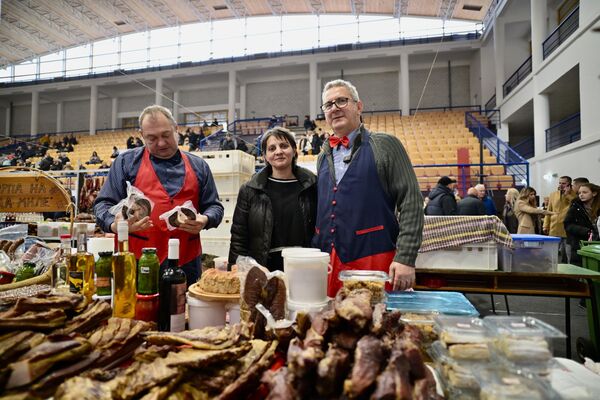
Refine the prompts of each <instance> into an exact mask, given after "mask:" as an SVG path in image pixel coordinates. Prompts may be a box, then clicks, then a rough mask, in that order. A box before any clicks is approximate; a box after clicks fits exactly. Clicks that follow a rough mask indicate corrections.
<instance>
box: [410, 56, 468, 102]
mask: <svg viewBox="0 0 600 400" xmlns="http://www.w3.org/2000/svg"><path fill="white" fill-rule="evenodd" d="M428 74H429V70H428V69H421V70H416V71H415V70H411V71H410V108H416V107H417V104H418V103H419V97H420V96H421V91H422V90H423V87H424V86H425V81H426V80H427V75H428ZM470 92H471V90H470V76H469V67H468V66H456V67H454V66H453V67H452V104H453V105H456V106H463V105H467V104H471V103H470V101H471V100H470ZM448 96H449V82H448V68H434V69H433V70H432V71H431V76H430V77H429V82H428V83H427V87H426V89H425V93H424V94H423V99H422V100H421V104H420V106H419V108H427V107H444V106H448V105H449V97H448Z"/></svg>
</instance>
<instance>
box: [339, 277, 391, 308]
mask: <svg viewBox="0 0 600 400" xmlns="http://www.w3.org/2000/svg"><path fill="white" fill-rule="evenodd" d="M339 280H340V281H341V282H342V284H343V286H344V288H346V289H348V290H355V289H368V290H369V291H370V292H371V303H372V304H377V303H381V302H385V299H386V293H385V283H386V282H389V280H390V277H389V275H388V274H386V273H385V272H383V271H362V270H346V271H342V272H340V274H339Z"/></svg>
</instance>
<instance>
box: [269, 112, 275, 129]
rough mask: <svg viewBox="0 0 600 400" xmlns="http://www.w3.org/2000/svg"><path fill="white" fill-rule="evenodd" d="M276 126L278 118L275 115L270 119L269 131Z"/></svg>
mask: <svg viewBox="0 0 600 400" xmlns="http://www.w3.org/2000/svg"><path fill="white" fill-rule="evenodd" d="M275 125H277V116H276V115H275V114H273V115H271V118H270V119H269V129H271V128H273V127H274V126H275Z"/></svg>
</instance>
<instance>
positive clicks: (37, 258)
mask: <svg viewBox="0 0 600 400" xmlns="http://www.w3.org/2000/svg"><path fill="white" fill-rule="evenodd" d="M57 253H58V251H57V250H56V249H51V248H49V247H48V245H46V243H44V242H42V241H39V240H33V241H32V244H31V246H29V248H27V251H25V253H24V254H23V257H21V260H20V261H21V262H22V263H23V264H25V263H32V264H35V268H34V270H35V274H36V275H41V274H43V273H44V272H46V271H47V270H48V268H50V266H51V265H52V263H53V262H54V261H55V260H56V255H57Z"/></svg>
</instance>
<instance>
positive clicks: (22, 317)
mask: <svg viewBox="0 0 600 400" xmlns="http://www.w3.org/2000/svg"><path fill="white" fill-rule="evenodd" d="M66 320H67V315H66V314H65V312H64V311H63V310H61V309H51V310H48V311H37V312H36V311H28V312H26V313H23V314H16V313H15V312H14V311H13V310H9V311H7V312H4V313H1V314H0V331H12V330H27V329H30V330H34V331H48V330H52V329H55V328H58V327H61V326H63V325H64V324H65V321H66Z"/></svg>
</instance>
